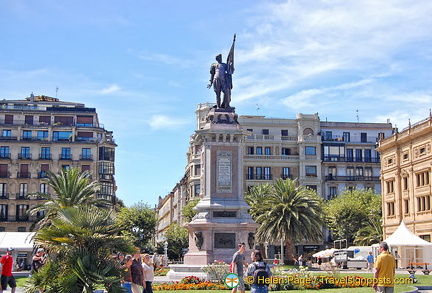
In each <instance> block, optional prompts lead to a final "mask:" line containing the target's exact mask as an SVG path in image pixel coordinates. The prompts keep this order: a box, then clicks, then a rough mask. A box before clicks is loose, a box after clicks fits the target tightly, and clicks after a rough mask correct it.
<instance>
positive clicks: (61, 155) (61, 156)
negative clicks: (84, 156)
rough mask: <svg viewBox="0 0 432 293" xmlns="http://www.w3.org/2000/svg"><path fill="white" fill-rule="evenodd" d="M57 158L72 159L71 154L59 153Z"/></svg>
mask: <svg viewBox="0 0 432 293" xmlns="http://www.w3.org/2000/svg"><path fill="white" fill-rule="evenodd" d="M59 160H72V155H66V154H60V155H59Z"/></svg>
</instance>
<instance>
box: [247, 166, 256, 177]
mask: <svg viewBox="0 0 432 293" xmlns="http://www.w3.org/2000/svg"><path fill="white" fill-rule="evenodd" d="M247 179H248V180H253V179H254V167H247Z"/></svg>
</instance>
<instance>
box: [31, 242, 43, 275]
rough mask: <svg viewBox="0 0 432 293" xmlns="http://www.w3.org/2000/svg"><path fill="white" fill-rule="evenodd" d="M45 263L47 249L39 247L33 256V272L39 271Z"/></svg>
mask: <svg viewBox="0 0 432 293" xmlns="http://www.w3.org/2000/svg"><path fill="white" fill-rule="evenodd" d="M44 264H45V250H44V249H43V248H38V250H36V254H35V255H34V256H33V258H32V264H31V273H32V274H33V273H37V272H38V271H39V269H40V268H41V267H42V266H43V265H44Z"/></svg>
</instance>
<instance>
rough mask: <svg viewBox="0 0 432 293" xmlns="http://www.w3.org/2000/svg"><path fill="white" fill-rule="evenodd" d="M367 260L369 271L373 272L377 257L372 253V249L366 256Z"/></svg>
mask: <svg viewBox="0 0 432 293" xmlns="http://www.w3.org/2000/svg"><path fill="white" fill-rule="evenodd" d="M366 260H367V271H368V272H372V269H373V267H374V263H375V259H374V257H373V255H372V251H369V254H368V256H367V257H366Z"/></svg>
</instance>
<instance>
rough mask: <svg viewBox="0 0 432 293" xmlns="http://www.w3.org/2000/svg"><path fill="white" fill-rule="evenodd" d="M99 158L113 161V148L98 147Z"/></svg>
mask: <svg viewBox="0 0 432 293" xmlns="http://www.w3.org/2000/svg"><path fill="white" fill-rule="evenodd" d="M99 160H103V161H113V162H114V149H113V148H108V147H100V148H99Z"/></svg>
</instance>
